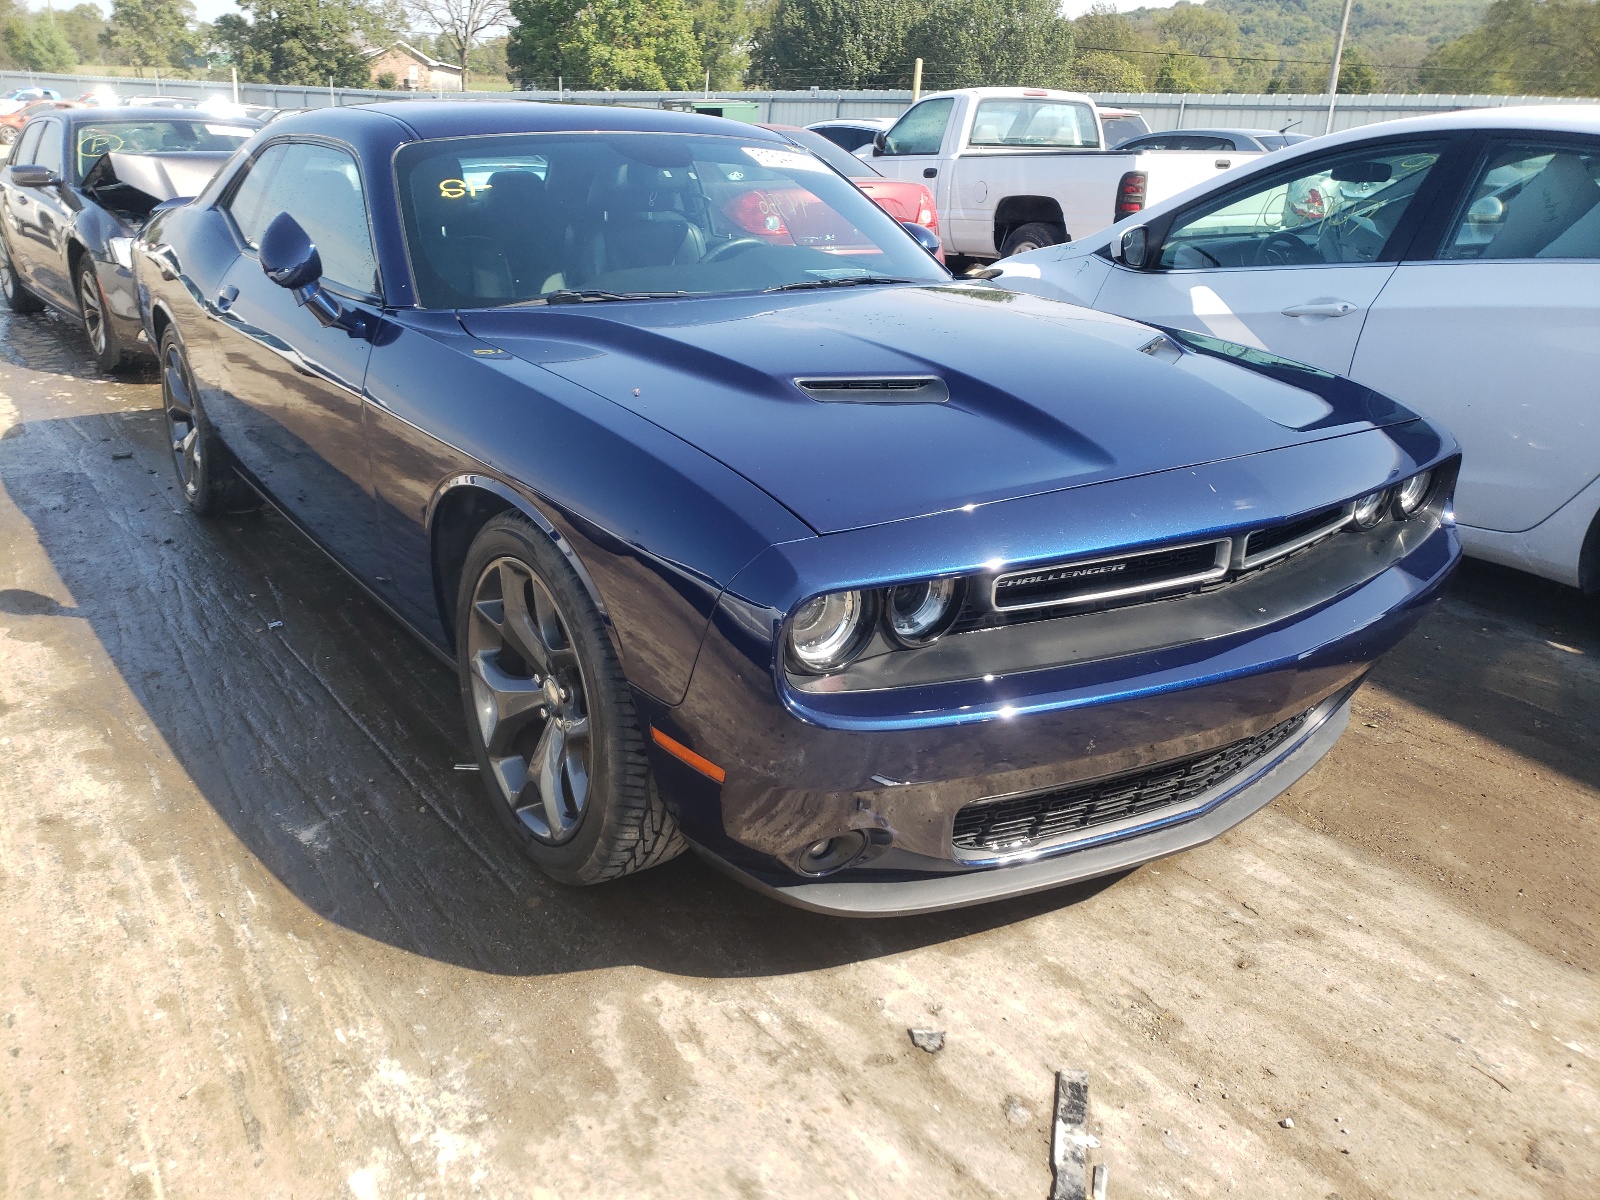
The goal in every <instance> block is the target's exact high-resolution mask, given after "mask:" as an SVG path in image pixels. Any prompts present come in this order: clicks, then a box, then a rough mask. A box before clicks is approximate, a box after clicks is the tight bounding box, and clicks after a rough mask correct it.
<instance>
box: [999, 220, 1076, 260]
mask: <svg viewBox="0 0 1600 1200" xmlns="http://www.w3.org/2000/svg"><path fill="white" fill-rule="evenodd" d="M1066 240H1067V232H1066V230H1064V229H1062V228H1061V226H1059V225H1046V224H1045V223H1044V222H1043V221H1029V222H1028V223H1027V224H1026V225H1018V226H1017V227H1016V228H1015V229H1013V230H1012V231H1011V232H1010V233H1009V234H1007V235H1006V240H1005V242H1004V244H1002V245H1001V247H1000V257H1001V258H1010V257H1011V256H1012V255H1013V254H1021V253H1023V252H1024V251H1027V250H1037V249H1039V248H1040V247H1041V246H1059V245H1060V244H1061V243H1062V242H1064V241H1066Z"/></svg>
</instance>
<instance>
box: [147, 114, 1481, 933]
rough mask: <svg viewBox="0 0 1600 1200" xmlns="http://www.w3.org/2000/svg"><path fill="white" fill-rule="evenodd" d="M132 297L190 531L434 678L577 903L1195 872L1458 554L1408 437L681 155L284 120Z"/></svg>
mask: <svg viewBox="0 0 1600 1200" xmlns="http://www.w3.org/2000/svg"><path fill="white" fill-rule="evenodd" d="M136 262H137V274H138V285H139V289H140V297H141V307H142V310H143V314H144V320H145V322H146V333H147V336H148V337H149V339H150V344H151V345H152V346H154V347H157V348H158V350H159V360H160V365H161V378H162V392H163V401H164V404H165V409H166V417H167V421H168V424H169V427H170V431H171V435H172V451H173V460H174V463H175V466H176V469H177V473H178V478H179V480H180V481H181V484H182V487H183V492H184V495H185V496H186V498H187V500H188V503H189V505H190V507H191V508H192V509H193V510H194V511H195V512H196V513H198V514H200V515H202V516H204V515H208V514H213V513H217V512H222V511H228V510H231V509H234V508H237V507H239V506H242V505H247V504H250V503H253V502H254V501H255V499H256V498H257V497H265V498H267V499H268V500H270V501H271V503H272V504H274V505H275V506H277V507H278V508H279V509H281V510H282V512H283V513H284V514H285V515H286V516H287V517H288V518H289V520H291V521H293V522H294V523H295V524H296V525H298V526H299V527H300V528H301V529H303V530H304V532H305V533H306V534H308V535H309V536H310V537H312V538H313V539H315V540H316V541H317V542H318V543H319V544H320V545H321V546H322V547H323V548H324V549H325V550H326V551H327V552H328V553H329V554H330V555H332V556H333V557H334V558H335V559H336V560H337V561H338V562H339V563H340V564H342V566H343V567H344V568H345V569H346V570H348V571H349V572H350V574H351V575H353V576H354V577H355V578H356V579H357V580H358V581H359V582H360V583H362V584H363V585H364V586H365V587H366V588H367V589H368V590H369V591H370V592H371V593H372V595H373V596H374V597H376V598H377V599H378V600H379V601H381V602H382V603H383V604H384V605H385V606H386V607H387V608H388V609H389V610H390V611H391V612H393V613H394V614H395V615H396V616H397V617H398V618H399V619H400V620H402V621H404V622H405V623H406V624H407V625H409V626H410V627H412V629H413V630H414V631H415V632H416V633H418V634H419V635H420V636H421V637H422V638H424V639H425V640H426V641H427V642H428V643H429V644H430V645H431V646H433V647H434V648H435V649H436V650H437V651H438V652H439V653H440V654H441V655H442V656H444V657H445V658H447V659H448V660H449V661H450V662H452V663H453V664H454V666H455V669H456V670H457V671H458V672H459V676H460V684H461V693H462V699H463V702H464V705H465V708H466V712H467V717H468V722H467V723H468V728H469V731H470V736H471V739H472V741H473V746H474V749H475V751H476V754H477V759H478V762H479V764H480V767H481V771H482V777H483V781H484V783H485V785H486V788H487V792H488V797H489V801H490V803H491V804H492V805H493V807H494V811H495V812H496V813H497V814H498V815H499V817H500V819H501V820H502V821H503V823H504V826H505V828H506V830H507V832H508V834H509V836H511V837H513V838H515V839H516V840H517V842H518V843H519V844H520V845H521V846H522V848H523V849H524V850H525V851H526V852H527V854H528V856H529V857H530V858H532V859H533V861H534V862H535V863H537V864H538V865H539V866H540V867H541V868H543V869H544V870H545V871H547V872H548V873H549V874H550V875H552V876H553V877H555V878H556V879H558V880H562V881H565V882H568V883H596V882H600V881H603V880H608V879H614V878H616V877H618V876H621V875H624V874H626V873H628V872H631V871H636V870H639V869H641V868H644V867H649V866H651V865H654V864H656V863H660V862H662V861H664V860H666V859H668V858H670V857H672V856H673V855H675V854H677V853H679V852H680V851H681V850H683V849H684V848H686V847H691V846H692V847H693V848H694V849H695V850H696V851H697V852H699V853H700V854H702V855H704V856H705V857H706V858H707V859H709V860H711V861H712V862H714V863H716V864H718V865H720V866H722V867H724V868H725V869H727V870H729V871H731V872H733V873H734V874H736V875H737V876H738V877H740V878H741V879H743V880H745V881H747V882H749V883H752V884H754V885H755V886H757V887H759V888H761V889H763V890H765V891H767V892H769V893H771V894H773V895H777V896H780V897H782V898H784V899H786V900H789V901H791V902H793V903H796V904H799V905H802V906H805V907H809V908H812V909H816V910H821V911H827V912H839V913H852V914H860V915H890V914H897V913H906V912H914V911H926V910H933V909H942V908H950V907H954V906H957V905H963V904H971V903H975V902H978V901H982V900H987V899H991V898H994V897H998V896H1005V895H1012V894H1017V893H1022V892H1028V891H1035V890H1038V889H1041V888H1047V887H1051V886H1054V885H1058V884H1061V883H1064V882H1066V881H1069V880H1076V879H1083V878H1088V877H1092V876H1097V875H1104V874H1107V873H1110V872H1115V871H1119V870H1123V869H1126V868H1128V867H1130V866H1133V865H1135V864H1137V863H1140V862H1144V861H1147V860H1149V859H1151V858H1155V857H1157V856H1160V855H1164V854H1170V853H1173V852H1175V851H1178V850H1182V849H1184V848H1186V847H1189V846H1194V845H1197V844H1199V843H1201V842H1204V841H1206V840H1208V839H1210V838H1213V837H1215V836H1216V835H1218V834H1219V833H1221V832H1223V831H1224V830H1226V829H1228V828H1230V827H1231V826H1232V825H1234V824H1235V823H1237V822H1238V821H1240V820H1242V819H1243V818H1244V817H1246V816H1248V815H1249V814H1250V813H1252V812H1254V811H1255V810H1256V809H1258V808H1260V807H1261V806H1262V805H1264V804H1266V803H1267V802H1268V801H1269V800H1270V799H1272V798H1273V797H1274V796H1276V795H1277V794H1278V793H1280V792H1281V791H1283V789H1284V788H1286V787H1287V786H1288V785H1289V784H1290V783H1292V782H1293V781H1294V780H1295V779H1297V778H1298V777H1299V776H1300V775H1301V774H1303V773H1304V772H1305V771H1306V770H1308V769H1309V768H1310V767H1311V766H1312V765H1313V764H1314V763H1315V762H1316V761H1317V760H1318V759H1319V758H1320V757H1321V756H1322V755H1323V754H1324V753H1326V752H1327V750H1328V748H1329V747H1330V746H1331V745H1332V744H1333V742H1334V740H1335V739H1336V738H1337V737H1338V735H1339V733H1340V731H1341V729H1342V728H1343V727H1344V724H1345V722H1346V720H1347V718H1348V706H1349V701H1350V696H1351V693H1352V692H1353V691H1354V690H1355V689H1356V687H1357V686H1359V684H1360V682H1361V680H1362V678H1363V676H1364V675H1365V674H1366V672H1367V670H1368V669H1369V668H1370V667H1371V666H1372V664H1373V662H1374V661H1375V660H1376V659H1377V658H1378V657H1379V656H1380V655H1381V654H1383V653H1384V652H1385V651H1386V650H1388V649H1389V648H1390V647H1391V646H1393V645H1394V644H1395V643H1396V642H1397V641H1398V640H1399V639H1400V638H1401V637H1403V636H1404V635H1405V633H1406V632H1407V631H1408V630H1409V629H1410V628H1411V627H1412V626H1413V625H1415V624H1416V622H1417V621H1418V619H1419V618H1420V617H1421V616H1422V615H1423V614H1424V613H1425V612H1426V611H1427V610H1428V608H1429V606H1430V605H1431V603H1432V602H1433V601H1434V600H1435V599H1436V598H1437V596H1438V595H1439V593H1440V590H1441V588H1442V586H1443V584H1444V582H1445V580H1446V579H1447V578H1448V576H1449V574H1450V572H1451V570H1452V569H1453V568H1454V566H1455V564H1456V561H1457V559H1458V556H1459V546H1458V543H1457V539H1456V533H1455V529H1454V526H1453V521H1452V516H1451V489H1452V485H1453V483H1454V479H1455V474H1456V466H1457V452H1456V448H1455V445H1454V443H1453V442H1452V441H1451V440H1450V438H1449V436H1448V435H1447V434H1445V433H1444V432H1442V431H1441V430H1440V429H1439V428H1437V427H1436V426H1434V425H1431V424H1430V423H1428V422H1427V421H1425V420H1422V419H1421V418H1419V417H1417V416H1416V415H1415V414H1413V413H1410V412H1408V411H1406V410H1405V409H1403V408H1401V407H1399V406H1398V405H1396V404H1394V403H1393V402H1391V401H1390V400H1388V399H1386V398H1385V397H1384V396H1381V395H1379V394H1377V393H1375V392H1373V391H1371V390H1369V389H1367V388H1364V387H1361V386H1359V385H1357V384H1355V383H1352V382H1351V381H1349V380H1346V379H1343V378H1340V377H1338V376H1334V375H1329V374H1326V373H1324V372H1321V371H1316V370H1312V369H1310V368H1307V367H1304V366H1300V365H1298V364H1295V363H1291V362H1287V361H1284V360H1282V359H1279V358H1275V357H1273V356H1271V355H1268V354H1265V353H1263V352H1261V351H1258V350H1253V349H1249V348H1246V347H1243V346H1238V345H1235V344H1232V343H1228V342H1219V341H1214V340H1210V339H1206V338H1201V337H1197V336H1194V335H1191V334H1185V333H1180V332H1176V331H1173V332H1162V331H1160V330H1156V329H1152V328H1150V327H1148V326H1143V325H1138V324H1135V323H1133V322H1130V321H1125V320H1122V319H1120V318H1116V317H1109V316H1106V315H1103V314H1099V313H1093V312H1089V311H1086V310H1083V309H1078V308H1074V307H1070V306H1067V305H1062V304H1056V303H1053V302H1051V301H1046V300H1039V299H1035V298H1032V297H1028V296H1024V295H1021V294H1017V293H1012V292H1005V291H999V290H996V289H994V288H992V287H990V286H988V285H987V284H985V283H982V282H979V281H961V280H955V279H952V278H951V277H950V275H949V274H948V273H947V272H946V271H945V269H944V268H943V267H942V266H941V265H940V264H939V263H937V262H936V261H935V260H934V259H933V258H932V257H931V256H930V255H929V254H928V252H927V249H926V247H925V246H924V245H923V244H921V243H920V242H919V240H918V237H917V235H916V234H915V233H914V232H913V231H910V230H907V229H903V228H902V227H900V226H899V225H898V224H896V223H895V221H894V220H893V219H892V218H891V217H889V216H888V215H887V214H886V213H885V212H884V211H883V210H882V209H880V208H878V207H877V206H876V205H874V204H873V203H872V202H871V201H870V200H868V199H867V198H866V197H864V196H863V195H861V193H860V192H858V191H857V190H856V189H855V188H854V187H852V186H851V185H850V182H849V181H848V180H847V179H845V178H844V177H842V176H840V175H837V174H835V173H834V172H833V171H832V170H831V169H830V168H829V167H827V166H826V165H825V164H824V163H822V162H821V161H820V160H818V159H816V158H814V157H812V156H811V155H810V154H808V153H807V152H806V151H804V150H803V149H801V148H799V147H797V146H795V145H794V144H793V143H791V142H789V141H787V140H786V139H784V138H783V136H782V135H781V134H779V133H774V132H768V131H765V130H761V129H756V128H752V127H750V126H746V125H738V124H734V123H732V122H726V121H721V120H718V119H715V118H710V117H700V116H693V115H688V114H678V113H666V112H651V111H643V110H636V109H628V108H582V107H573V106H566V105H541V104H531V103H520V102H494V103H476V102H454V103H432V102H412V103H400V104H377V105H370V106H364V107H359V108H335V109H324V110H322V111H318V112H307V113H303V114H300V115H297V116H291V117H288V118H285V119H283V120H280V121H278V122H276V123H274V124H273V125H270V126H268V127H267V128H266V129H264V130H262V131H261V132H259V133H258V134H256V135H255V136H254V137H253V138H252V139H251V140H250V141H249V142H248V143H247V144H246V145H245V146H244V147H243V148H242V150H241V151H240V152H239V153H238V154H237V155H236V156H235V157H234V158H233V159H232V160H231V161H230V162H229V164H228V165H227V166H226V167H224V168H223V169H222V171H220V172H219V173H218V174H217V176H216V177H215V178H214V179H213V180H212V181H211V182H210V183H209V184H208V185H207V186H206V188H205V190H204V191H203V192H202V193H201V194H200V195H199V196H198V197H197V198H195V199H194V200H193V201H191V202H190V203H188V204H185V205H180V206H176V207H172V208H169V209H167V210H164V211H162V212H159V213H158V214H157V216H156V218H155V220H154V221H153V222H152V223H151V225H149V226H148V227H147V228H146V230H145V231H144V234H143V237H142V239H141V241H140V243H139V245H138V247H137V253H136Z"/></svg>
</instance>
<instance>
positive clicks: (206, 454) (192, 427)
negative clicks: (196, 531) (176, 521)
mask: <svg viewBox="0 0 1600 1200" xmlns="http://www.w3.org/2000/svg"><path fill="white" fill-rule="evenodd" d="M157 362H158V363H159V364H160V367H161V407H162V411H163V412H164V413H165V415H166V419H167V439H168V443H169V444H170V445H171V447H172V465H173V467H174V469H175V470H176V471H177V473H178V487H179V488H180V489H181V490H182V492H183V499H184V502H185V503H186V504H188V506H189V510H190V511H191V512H193V513H194V514H195V515H196V516H199V517H215V516H220V515H221V514H223V513H236V512H244V511H246V510H248V509H252V508H255V507H256V503H257V501H256V497H255V493H254V492H252V491H251V490H250V488H249V485H248V484H246V483H245V481H244V480H242V479H240V478H239V475H238V472H236V471H235V470H234V469H233V455H231V454H230V453H228V448H227V447H226V446H224V445H223V444H222V439H221V438H219V437H218V436H217V431H216V430H215V429H213V428H212V427H211V422H210V421H208V420H207V419H206V414H205V410H204V409H203V408H202V407H201V406H200V394H199V392H198V391H197V390H196V388H195V386H194V375H193V374H192V373H191V372H190V370H189V360H188V357H187V356H186V355H185V354H184V352H183V343H182V342H181V341H180V340H179V339H178V334H177V331H176V330H174V329H172V328H171V327H170V326H169V327H168V328H167V331H166V332H165V333H163V334H162V335H161V349H160V352H159V355H158V358H157Z"/></svg>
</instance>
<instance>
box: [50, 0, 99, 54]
mask: <svg viewBox="0 0 1600 1200" xmlns="http://www.w3.org/2000/svg"><path fill="white" fill-rule="evenodd" d="M56 28H58V29H59V30H61V36H62V37H64V38H66V39H67V41H68V42H69V43H70V44H71V45H72V52H73V54H75V55H76V56H77V59H78V61H79V62H96V61H98V60H99V57H100V52H101V43H100V35H101V34H102V33H104V32H105V28H106V19H105V17H104V16H103V15H102V14H101V12H100V10H99V9H98V8H97V7H95V6H94V5H93V4H79V5H77V6H75V7H73V8H69V9H67V10H66V11H65V12H58V13H56Z"/></svg>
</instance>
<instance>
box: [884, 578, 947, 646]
mask: <svg viewBox="0 0 1600 1200" xmlns="http://www.w3.org/2000/svg"><path fill="white" fill-rule="evenodd" d="M960 593H961V588H960V586H959V585H958V583H957V582H956V580H954V579H929V580H924V581H923V582H921V583H907V584H903V585H901V586H900V587H895V588H890V589H889V592H888V602H887V604H886V605H885V609H886V611H885V614H884V615H885V618H886V623H887V625H888V627H889V633H890V636H892V637H893V638H894V640H895V641H897V642H899V643H900V644H901V645H902V646H925V645H927V644H928V643H929V642H931V641H933V640H934V639H935V638H937V637H938V636H939V635H940V634H941V633H943V632H944V631H945V630H947V629H949V628H950V626H951V624H952V623H954V621H955V619H956V616H957V614H958V613H959V611H960V608H961V605H960V600H959V598H960Z"/></svg>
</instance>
